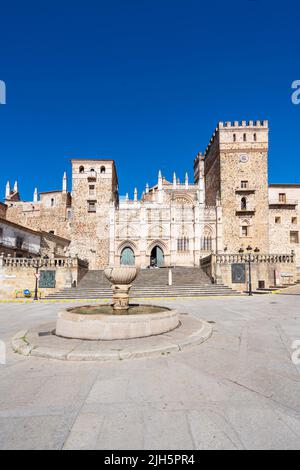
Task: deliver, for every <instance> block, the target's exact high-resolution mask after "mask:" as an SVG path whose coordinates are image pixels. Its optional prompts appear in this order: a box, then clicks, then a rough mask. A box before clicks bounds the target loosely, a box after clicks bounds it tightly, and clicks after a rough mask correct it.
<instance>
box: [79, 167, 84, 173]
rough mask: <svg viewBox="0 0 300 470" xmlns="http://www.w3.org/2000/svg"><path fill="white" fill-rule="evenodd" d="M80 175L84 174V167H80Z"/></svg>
mask: <svg viewBox="0 0 300 470" xmlns="http://www.w3.org/2000/svg"><path fill="white" fill-rule="evenodd" d="M79 173H81V174H82V173H84V166H80V167H79Z"/></svg>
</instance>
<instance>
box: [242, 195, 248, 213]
mask: <svg viewBox="0 0 300 470" xmlns="http://www.w3.org/2000/svg"><path fill="white" fill-rule="evenodd" d="M241 209H242V210H246V209H247V199H246V198H245V197H242V199H241Z"/></svg>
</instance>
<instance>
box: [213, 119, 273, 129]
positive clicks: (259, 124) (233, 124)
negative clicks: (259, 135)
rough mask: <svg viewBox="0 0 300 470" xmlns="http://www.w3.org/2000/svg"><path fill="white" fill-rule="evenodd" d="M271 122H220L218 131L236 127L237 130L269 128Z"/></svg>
mask: <svg viewBox="0 0 300 470" xmlns="http://www.w3.org/2000/svg"><path fill="white" fill-rule="evenodd" d="M268 126H269V121H267V120H265V121H241V122H240V121H233V122H231V121H227V122H225V123H224V122H219V124H218V127H217V129H222V128H224V127H225V128H228V127H235V128H243V129H244V128H247V127H251V129H252V128H253V127H266V128H268Z"/></svg>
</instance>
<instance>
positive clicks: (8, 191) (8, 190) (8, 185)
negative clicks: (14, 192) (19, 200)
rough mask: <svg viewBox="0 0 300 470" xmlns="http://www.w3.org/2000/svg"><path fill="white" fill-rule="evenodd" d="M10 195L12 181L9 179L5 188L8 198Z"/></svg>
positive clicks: (6, 197)
mask: <svg viewBox="0 0 300 470" xmlns="http://www.w3.org/2000/svg"><path fill="white" fill-rule="evenodd" d="M9 196H10V182H9V181H7V183H6V188H5V199H8V198H9Z"/></svg>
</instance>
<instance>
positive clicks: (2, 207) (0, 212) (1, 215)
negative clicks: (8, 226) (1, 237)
mask: <svg viewBox="0 0 300 470" xmlns="http://www.w3.org/2000/svg"><path fill="white" fill-rule="evenodd" d="M6 211H7V205H6V204H3V203H2V202H0V219H6Z"/></svg>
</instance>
